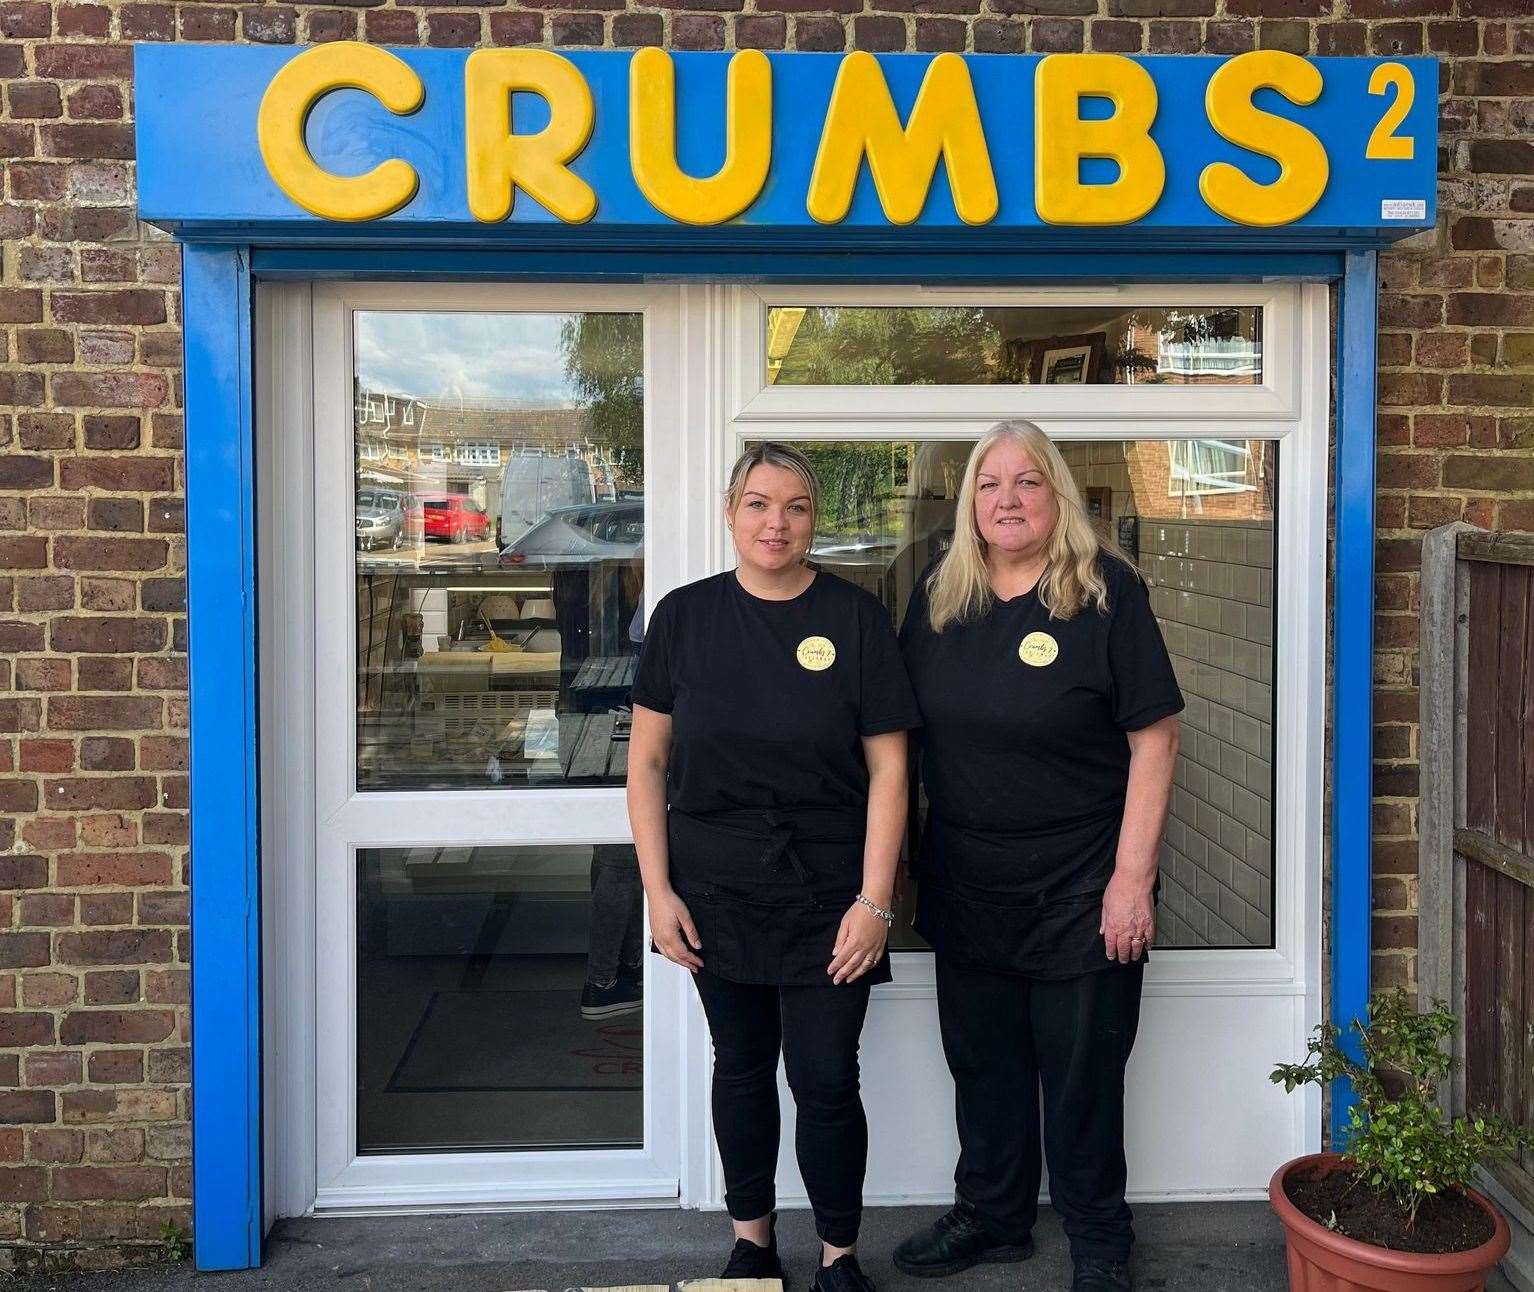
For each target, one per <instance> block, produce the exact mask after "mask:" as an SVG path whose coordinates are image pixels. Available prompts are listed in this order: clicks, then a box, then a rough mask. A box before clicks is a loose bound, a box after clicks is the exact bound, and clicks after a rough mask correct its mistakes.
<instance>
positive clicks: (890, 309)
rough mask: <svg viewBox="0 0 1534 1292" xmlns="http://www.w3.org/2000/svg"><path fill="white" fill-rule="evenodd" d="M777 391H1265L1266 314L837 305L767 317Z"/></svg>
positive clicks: (780, 310)
mask: <svg viewBox="0 0 1534 1292" xmlns="http://www.w3.org/2000/svg"><path fill="white" fill-rule="evenodd" d="M766 327H767V335H766V359H767V374H766V375H767V382H768V384H769V385H779V386H904V385H948V386H977V385H978V386H985V385H1049V386H1058V385H1110V386H1111V385H1120V386H1144V385H1222V386H1233V385H1250V386H1255V385H1261V384H1262V380H1263V362H1262V308H1261V307H1260V306H1257V305H1242V306H1144V305H1136V306H1127V307H1126V306H1124V305H1120V304H1116V303H1109V304H1102V305H1088V304H1082V305H1070V306H1000V307H990V306H981V305H963V306H864V305H857V306H839V305H807V306H806V305H774V306H770V307H769V308H768V310H767V322H766Z"/></svg>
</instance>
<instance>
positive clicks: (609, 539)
mask: <svg viewBox="0 0 1534 1292" xmlns="http://www.w3.org/2000/svg"><path fill="white" fill-rule="evenodd" d="M643 547H644V501H643V499H635V500H633V501H632V502H594V503H588V504H587V505H586V506H584V507H560V508H558V509H557V510H555V511H552V512H550V513H549V515H548V516H546V517H545V518H544V519H543V520H541V521H539V522H538V523H537V524H536V525H534V526H533V527H532V528H531V529H530V530H528V531H527V532H526V533H525V534H523V535H522V537H521V538H519V539H517V541H516V542H514V543H512V544H510V545H508V546H507V547H505V548H503V549H502V551H501V564H502V565H520V566H526V567H530V568H533V569H555V568H557V567H560V566H572V565H591V564H592V563H594V562H596V561H604V560H607V561H629V560H636V559H638V557H639V556H640V553H641V550H642V548H643Z"/></svg>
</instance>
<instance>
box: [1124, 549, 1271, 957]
mask: <svg viewBox="0 0 1534 1292" xmlns="http://www.w3.org/2000/svg"><path fill="white" fill-rule="evenodd" d="M1140 564H1141V567H1142V568H1143V569H1144V570H1145V572H1146V574H1148V575H1149V576H1150V578H1151V581H1152V584H1153V586H1152V589H1151V604H1152V606H1153V607H1154V608H1155V611H1156V617H1157V618H1158V619H1159V620H1160V621H1161V631H1162V634H1163V636H1164V637H1165V638H1166V644H1167V649H1168V650H1169V651H1170V652H1171V655H1172V662H1173V664H1174V665H1175V667H1176V669H1177V678H1178V681H1179V682H1180V684H1181V685H1182V689H1183V694H1184V696H1185V697H1186V698H1187V701H1188V707H1187V709H1186V711H1185V712H1184V713H1183V715H1182V730H1183V743H1182V756H1181V758H1180V759H1179V760H1178V766H1177V778H1176V782H1175V784H1174V786H1173V789H1172V806H1171V813H1170V817H1169V819H1168V821H1167V830H1166V836H1165V839H1164V841H1163V843H1162V853H1161V877H1162V878H1161V884H1162V889H1161V910H1160V915H1159V919H1160V923H1161V931H1160V933H1159V934H1158V941H1160V942H1161V943H1162V945H1176V946H1267V945H1268V944H1269V943H1270V942H1271V941H1272V934H1273V631H1272V630H1273V613H1272V607H1273V526H1272V524H1271V522H1260V521H1245V522H1235V521H1213V522H1211V521H1199V520H1183V521H1151V522H1142V524H1141V527H1140Z"/></svg>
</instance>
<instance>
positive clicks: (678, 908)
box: [650, 888, 703, 973]
mask: <svg viewBox="0 0 1534 1292" xmlns="http://www.w3.org/2000/svg"><path fill="white" fill-rule="evenodd" d="M650 936H651V937H652V938H653V939H654V940H655V945H656V946H657V947H658V948H659V949H660V953H661V955H663V956H665V957H666V959H667V960H671V961H674V962H675V963H676V964H679V965H681V966H682V968H683V969H686V970H688V971H689V972H690V973H697V972H698V970H699V969H701V968H703V961H702V959H701V958H700V957H699V955H698V953H699V952H701V951H702V950H703V941H702V939H701V938H699V937H698V929H697V926H696V925H695V924H693V922H692V913H691V912H690V911H688V909H687V903H686V902H684V901H683V900H682V899H681V898H680V897H678V896H677V894H676V890H675V889H671V888H668V889H667V890H666V891H665V892H663V893H659V894H656V895H654V896H652V897H651V898H650Z"/></svg>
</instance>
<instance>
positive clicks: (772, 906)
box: [667, 807, 892, 987]
mask: <svg viewBox="0 0 1534 1292" xmlns="http://www.w3.org/2000/svg"><path fill="white" fill-rule="evenodd" d="M866 824H867V814H866V812H865V811H864V810H863V809H851V808H828V807H816V808H797V809H776V810H771V809H757V808H740V809H735V810H732V811H725V812H709V813H689V812H681V811H678V810H677V809H676V808H672V809H671V811H670V812H669V813H668V814H667V839H668V844H669V849H670V862H671V885H672V887H673V888H674V889H676V891H677V894H678V895H679V896H680V897H681V898H682V900H683V901H684V902H686V903H687V909H688V910H689V911H690V912H691V914H692V918H693V923H694V924H695V925H696V926H697V929H698V936H699V938H700V939H701V940H702V942H703V952H702V960H703V964H704V967H705V968H706V969H707V970H708V972H709V973H711V974H715V975H717V976H718V977H720V978H726V979H729V980H730V981H731V982H740V983H757V984H763V985H768V986H777V987H829V986H832V985H833V984H832V982H831V975H830V974H828V973H827V972H826V968H827V966H828V965H830V963H831V956H832V952H833V950H834V949H835V947H836V934H837V931H838V930H839V929H840V928H841V923H842V919H843V918H844V917H845V916H846V914H847V908H848V907H850V906H851V905H852V904H853V902H854V901H855V900H856V898H857V895H858V893H859V892H861V891H862V887H863V835H864V829H865V827H866ZM891 976H892V975H891V973H890V963H889V951H888V949H887V948H886V950H885V951H884V953H883V954H882V955H881V956H880V957H879V963H878V964H876V965H874V966H873V967H872V968H871V969H870V970H869V971H868V972H867V973H866V974H862V975H860V976H859V978H858V980H857V981H859V982H867V983H881V982H889V981H890V978H891Z"/></svg>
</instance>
